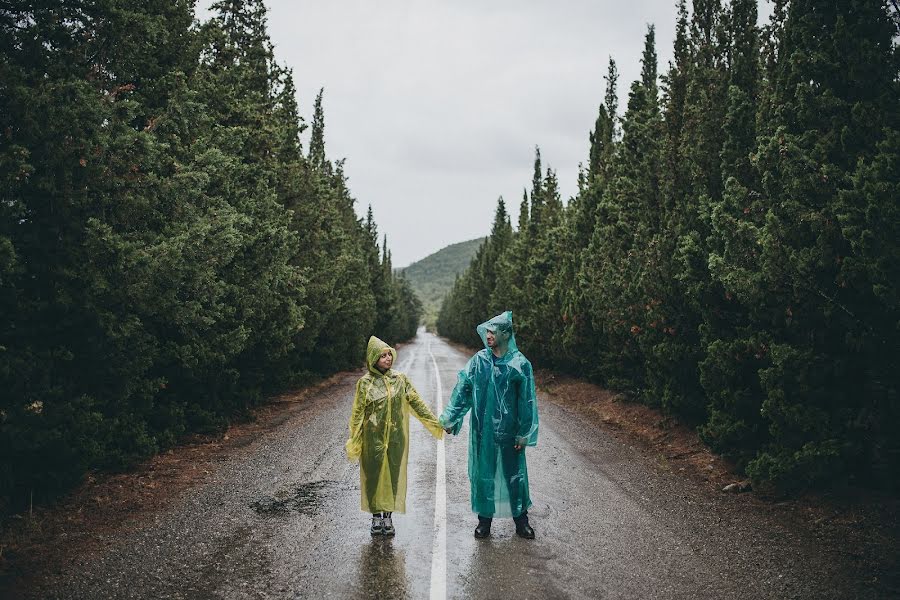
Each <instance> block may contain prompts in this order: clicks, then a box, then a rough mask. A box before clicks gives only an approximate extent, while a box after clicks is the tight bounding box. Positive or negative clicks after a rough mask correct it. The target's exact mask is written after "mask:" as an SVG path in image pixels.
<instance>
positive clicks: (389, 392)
mask: <svg viewBox="0 0 900 600" xmlns="http://www.w3.org/2000/svg"><path fill="white" fill-rule="evenodd" d="M385 349H390V351H391V354H393V356H394V361H395V362H396V360H397V352H396V351H395V350H394V349H393V348H391V347H390V346H388V345H387V344H385V343H384V342H382V341H381V340H380V339H378V338H377V337H375V336H372V337H370V338H369V345H368V348H367V349H366V365H367V366H368V368H369V372H368V373H366V374H365V375H363V376H362V377H360V378H359V381H357V382H356V396H355V397H354V399H353V411H352V412H351V414H350V439H348V440H347V444H346V449H347V458H349V459H350V460H353V461H356V460H359V479H360V489H361V491H362V493H361V502H360V506H361V508H362V509H363V510H364V511H366V512H369V513H378V512H398V513H402V512H406V459H407V456H408V455H409V414H410V411H412V413H413V414H415V416H416V418H417V419H419V421H421V422H422V424H423V425H424V426H425V428H426V429H428V431H430V432H431V434H432V435H433V436H434V437H436V438H438V439H440V438H441V437H443V435H444V430H443V428H442V427H441V425H440V423H438V420H437V418H436V417H435V416H434V414H433V413H432V412H431V410H429V408H428V406H427V405H426V404H425V403H424V402H422V399H421V398H420V397H419V393H418V392H417V391H416V388H415V387H413V384H412V382H411V381H410V380H409V378H408V377H407V376H406V375H404V374H403V373H400V372H399V371H394V370H393V369H388V370H387V371H386V372H385V373H381V371H379V370H378V368H377V367H376V366H375V363H377V362H378V358H379V357H380V356H381V353H382V352H383V351H384V350H385Z"/></svg>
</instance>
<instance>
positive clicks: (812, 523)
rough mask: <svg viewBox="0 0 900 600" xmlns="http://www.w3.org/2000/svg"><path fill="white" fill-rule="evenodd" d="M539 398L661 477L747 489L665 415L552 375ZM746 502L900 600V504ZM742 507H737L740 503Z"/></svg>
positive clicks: (812, 499)
mask: <svg viewBox="0 0 900 600" xmlns="http://www.w3.org/2000/svg"><path fill="white" fill-rule="evenodd" d="M535 379H536V381H537V384H538V393H539V395H541V396H544V397H547V398H549V399H550V400H551V401H552V402H554V403H555V404H557V405H559V406H562V407H564V408H565V409H566V410H569V411H571V412H573V413H575V414H577V415H579V416H580V417H582V418H584V419H585V420H587V421H588V422H590V423H593V424H596V425H597V426H598V427H601V428H603V429H605V430H607V431H610V432H612V433H613V434H614V435H615V436H617V437H618V439H619V440H620V441H621V442H623V443H626V444H632V445H636V446H637V447H639V448H640V449H641V451H642V452H643V453H644V455H645V456H647V458H648V460H649V462H651V463H653V464H655V465H656V467H657V468H658V469H662V470H666V471H670V472H673V473H676V474H678V475H680V476H683V477H685V478H690V479H692V480H694V481H695V482H696V484H697V485H698V486H699V487H702V488H705V490H706V492H707V493H709V494H724V493H725V492H724V491H723V488H724V487H725V486H727V485H729V484H734V483H748V482H746V478H745V477H743V476H741V475H740V474H739V473H738V472H737V470H736V469H735V465H733V464H732V463H730V462H729V461H727V460H725V459H724V458H722V457H721V456H718V455H716V454H715V453H713V452H712V451H710V449H709V448H707V447H706V446H705V445H704V444H703V443H702V442H701V441H700V438H699V436H698V435H697V433H696V431H694V429H692V428H691V427H688V426H686V425H684V424H683V423H679V422H678V421H677V420H675V419H673V418H671V417H668V416H666V415H664V414H663V413H662V412H661V411H660V410H658V409H654V408H650V407H648V406H644V405H642V404H636V403H633V402H627V401H625V400H624V398H623V397H622V396H621V395H619V394H615V393H613V392H610V391H608V390H605V389H603V388H601V387H599V386H596V385H593V384H590V383H587V382H585V381H581V380H578V379H576V378H573V377H570V376H567V375H561V374H559V373H554V372H551V371H546V370H538V371H537V372H536V373H535ZM740 495H741V498H740V501H742V502H748V503H753V504H756V505H758V506H759V507H761V508H762V509H764V510H766V511H768V512H771V513H776V514H778V515H779V516H780V517H782V518H784V519H786V520H787V521H788V522H791V523H793V525H794V526H795V527H798V528H803V529H806V530H808V531H810V532H811V533H812V534H813V535H814V536H815V537H816V538H817V539H818V540H820V541H821V543H822V544H823V546H828V547H835V548H841V549H842V550H841V552H842V553H844V554H846V555H847V557H848V558H850V559H851V562H852V563H854V564H855V565H856V566H858V567H860V568H862V567H863V565H865V566H866V568H867V569H871V571H872V572H875V573H878V574H879V575H878V577H879V578H881V579H882V581H883V582H884V583H886V584H887V586H886V587H888V589H892V590H894V591H895V592H896V593H897V594H898V597H900V499H898V498H897V497H896V496H895V495H892V494H889V493H886V492H880V491H875V490H866V489H859V488H845V489H839V490H832V491H828V492H817V493H808V494H805V495H802V496H799V497H793V498H776V497H772V496H767V495H762V494H758V493H756V492H752V491H750V492H749V493H741V494H740ZM736 500H737V499H736Z"/></svg>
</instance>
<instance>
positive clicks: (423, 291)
mask: <svg viewBox="0 0 900 600" xmlns="http://www.w3.org/2000/svg"><path fill="white" fill-rule="evenodd" d="M484 239H485V238H478V239H475V240H469V241H468V242H459V243H458V244H451V245H449V246H447V247H446V248H443V249H441V250H438V251H437V252H435V253H434V254H430V255H428V256H426V257H425V258H423V259H422V260H419V261H416V262H414V263H412V264H411V265H409V266H408V267H406V268H405V269H401V271H402V272H403V274H404V275H405V276H406V278H407V279H408V280H409V283H410V284H411V285H412V288H413V290H414V291H415V292H416V294H417V295H418V296H419V299H420V300H422V305H423V306H424V308H425V317H424V318H425V325H427V326H428V327H429V328H433V327H434V323H435V321H436V320H437V314H438V311H439V310H440V309H441V302H443V301H444V296H446V295H447V292H449V291H450V288H452V287H453V281H454V279H455V278H456V275H457V274H458V273H460V274H461V273H462V272H463V271H465V270H466V267H468V266H469V263H470V262H472V258H473V257H474V256H475V252H476V251H477V250H478V247H479V246H480V245H481V243H482V242H483V241H484Z"/></svg>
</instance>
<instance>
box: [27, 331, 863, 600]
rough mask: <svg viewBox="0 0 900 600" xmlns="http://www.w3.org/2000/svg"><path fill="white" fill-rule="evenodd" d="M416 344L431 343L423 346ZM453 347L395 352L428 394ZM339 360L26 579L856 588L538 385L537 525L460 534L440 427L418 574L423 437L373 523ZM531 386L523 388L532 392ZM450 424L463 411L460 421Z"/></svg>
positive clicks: (446, 379) (533, 593)
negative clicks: (379, 534) (334, 370)
mask: <svg viewBox="0 0 900 600" xmlns="http://www.w3.org/2000/svg"><path fill="white" fill-rule="evenodd" d="M432 356H433V357H434V358H433V360H432ZM466 359H467V356H466V355H464V354H462V353H461V352H460V351H458V350H456V349H455V348H453V347H451V346H449V345H448V344H446V343H445V342H443V341H442V340H441V339H439V338H437V337H435V336H432V335H430V334H427V333H425V332H424V331H420V333H419V335H418V337H417V338H416V340H415V341H413V342H412V343H410V344H407V345H405V346H403V348H402V349H401V350H400V352H399V357H398V364H397V367H398V368H399V369H400V370H402V371H405V372H406V373H407V374H409V376H410V377H411V378H412V381H413V382H414V383H415V385H416V387H417V388H418V390H419V392H420V394H421V395H422V397H423V399H424V400H425V401H426V402H427V403H428V404H429V405H430V406H431V407H432V409H435V406H436V404H437V398H436V390H437V387H438V385H437V381H436V377H435V367H434V365H435V364H436V365H437V368H438V371H439V377H440V382H441V385H440V387H441V388H442V391H443V401H442V402H443V404H446V402H447V399H448V398H449V394H450V391H451V390H452V387H453V384H454V383H455V381H456V373H457V371H458V370H459V369H460V368H461V367H462V366H463V365H464V363H465V360H466ZM357 376H358V374H357V375H348V376H347V377H346V378H345V379H344V380H343V381H338V382H337V383H336V384H335V385H334V386H332V387H330V388H326V389H324V390H323V391H322V393H321V394H319V395H318V396H317V397H316V398H311V399H310V400H309V401H308V403H307V404H306V405H305V408H304V410H302V411H300V412H299V413H298V414H296V415H295V416H294V417H293V418H291V419H290V420H288V421H287V422H285V423H284V424H283V425H281V426H280V427H279V428H278V429H276V430H275V431H272V432H269V433H267V434H265V435H264V436H262V437H260V438H259V439H257V440H255V441H254V442H253V443H251V444H249V445H248V446H246V447H244V448H242V449H240V451H238V452H237V453H236V454H235V455H233V456H231V457H229V459H228V460H223V462H222V463H221V467H220V468H219V469H218V470H217V471H216V472H215V473H214V474H213V475H212V477H211V478H210V481H208V482H207V483H204V484H202V485H200V486H198V487H196V488H194V489H191V490H189V491H187V492H185V493H184V494H182V495H181V496H180V497H178V498H177V499H176V500H175V501H174V502H173V503H172V505H171V508H170V509H169V510H168V511H166V512H164V513H162V514H158V515H156V516H155V517H153V518H152V519H151V521H150V522H147V523H146V524H144V525H143V526H142V527H140V528H138V530H137V531H136V532H130V533H124V534H121V535H119V536H116V537H114V538H112V539H109V540H108V545H107V546H106V547H105V550H102V551H99V552H96V553H93V554H91V555H90V556H85V557H83V558H81V559H79V560H77V561H75V562H74V563H72V564H71V565H69V566H67V567H66V569H65V570H64V571H63V572H61V573H59V574H55V575H48V576H47V578H46V579H45V580H44V581H43V582H42V584H41V586H40V587H39V588H38V589H36V590H34V597H42V598H91V599H94V598H191V599H193V598H198V599H202V598H226V599H231V598H234V599H238V598H241V599H243V598H428V597H432V598H435V597H436V598H440V597H448V598H496V599H504V600H506V599H510V600H511V599H513V598H596V599H600V598H604V599H606V598H610V599H611V598H817V599H819V598H835V599H837V598H841V599H844V598H873V597H877V595H876V594H875V593H874V592H873V591H872V590H871V588H869V587H868V583H867V582H866V581H862V580H860V578H861V577H862V575H858V574H856V573H853V572H850V571H849V569H848V568H847V567H846V566H845V565H844V562H842V557H841V555H840V552H838V551H835V550H828V549H823V548H819V547H817V546H816V541H815V540H814V539H813V538H812V537H811V536H810V535H809V534H807V533H806V532H804V531H797V530H796V528H793V529H792V528H791V527H789V526H787V525H786V524H784V523H783V522H781V521H779V519H778V518H777V517H776V516H774V515H773V514H770V512H769V510H768V509H767V508H766V507H765V506H761V505H759V504H754V503H747V502H742V501H740V500H739V499H738V497H735V496H727V495H716V494H711V493H710V492H709V491H708V490H702V489H698V488H697V485H696V483H694V482H692V481H690V480H688V479H686V478H684V477H683V476H678V475H676V474H673V473H671V472H669V471H668V470H667V469H666V468H665V466H664V465H662V464H660V463H658V462H657V461H655V460H653V459H652V457H648V456H645V455H643V454H642V453H641V451H640V450H638V449H635V448H632V447H629V446H628V445H625V444H623V443H622V442H621V441H619V440H617V439H615V438H614V437H613V436H610V435H609V434H608V433H606V432H605V431H604V430H603V429H600V428H597V427H596V426H594V425H592V424H590V423H587V422H585V421H583V420H581V418H580V417H578V416H576V415H574V414H572V413H569V412H566V411H565V410H564V409H562V408H560V407H558V406H556V405H553V404H552V403H550V402H549V401H546V400H543V398H541V403H540V405H539V410H540V419H541V425H540V427H541V429H540V437H539V440H538V446H537V447H535V448H529V449H528V453H529V454H528V466H529V477H530V480H531V486H532V488H531V496H532V500H533V501H534V503H535V504H534V507H533V508H532V509H531V510H530V511H529V514H530V515H531V522H532V525H533V526H534V528H535V530H536V532H537V539H535V540H523V539H519V538H518V537H516V536H515V533H514V528H513V524H512V520H499V521H495V524H494V527H493V535H492V537H491V538H490V539H488V540H476V539H474V538H473V535H472V531H473V529H474V526H475V523H476V519H475V518H474V515H472V513H471V512H470V509H469V501H468V490H469V484H468V476H467V474H466V469H467V448H466V446H467V435H468V429H467V427H464V428H463V430H462V432H461V434H460V436H459V437H456V438H453V437H448V438H447V440H446V442H445V445H444V449H445V455H446V472H445V479H446V490H447V492H446V522H445V526H446V561H445V562H444V563H442V564H441V565H440V567H441V568H438V569H436V570H435V572H436V573H437V574H438V575H439V574H440V573H441V572H442V570H445V572H446V580H445V581H443V582H442V581H440V577H439V576H438V577H436V578H435V579H433V578H432V569H433V566H434V565H433V564H432V562H433V552H432V549H433V547H434V541H435V535H436V531H438V530H439V529H440V527H436V525H441V524H440V523H437V524H436V523H435V487H436V486H435V481H436V479H435V478H436V474H437V473H436V457H437V454H438V442H436V441H435V440H434V439H433V438H432V437H431V436H430V435H429V434H428V433H427V432H426V431H425V429H424V428H423V427H422V426H421V424H420V423H418V421H416V420H415V419H414V418H413V419H411V420H412V423H411V424H410V430H411V449H410V457H409V494H408V499H407V506H408V509H409V512H408V513H407V514H405V515H395V519H394V521H395V526H396V528H397V535H396V537H395V538H392V539H391V538H377V539H373V538H372V537H371V536H370V535H369V531H368V526H369V518H368V516H367V515H365V514H364V513H362V512H361V511H360V509H359V479H358V467H357V466H356V465H352V464H351V463H349V462H348V461H347V460H346V458H345V457H344V441H345V439H346V423H347V419H348V417H349V413H350V407H351V403H352V399H353V389H354V387H353V384H354V382H355V378H356V377H357ZM539 398H540V394H539ZM467 422H468V419H467Z"/></svg>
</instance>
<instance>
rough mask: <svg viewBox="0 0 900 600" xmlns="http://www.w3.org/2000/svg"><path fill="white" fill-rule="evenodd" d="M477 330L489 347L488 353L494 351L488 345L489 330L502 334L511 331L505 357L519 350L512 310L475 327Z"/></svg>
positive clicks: (485, 345) (487, 347) (486, 346)
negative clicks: (514, 331)
mask: <svg viewBox="0 0 900 600" xmlns="http://www.w3.org/2000/svg"><path fill="white" fill-rule="evenodd" d="M475 331H477V332H478V335H479V337H481V341H482V343H483V344H484V347H485V349H487V351H488V354H493V351H492V350H491V348H490V347H489V346H488V343H487V332H488V331H493V332H494V333H495V334H497V333H498V332H499V333H500V334H501V335H502V334H503V333H509V341H508V342H507V344H508V345H507V348H506V354H504V355H503V357H504V358H505V357H507V356H509V355H510V354H512V353H513V352H518V350H519V348H518V346H516V335H515V333H513V322H512V311H511V310H508V311H506V312H504V313H501V314H499V315H497V316H496V317H494V318H492V319H489V320H487V321H485V322H484V323H482V324H481V325H479V326H478V327H476V328H475Z"/></svg>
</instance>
